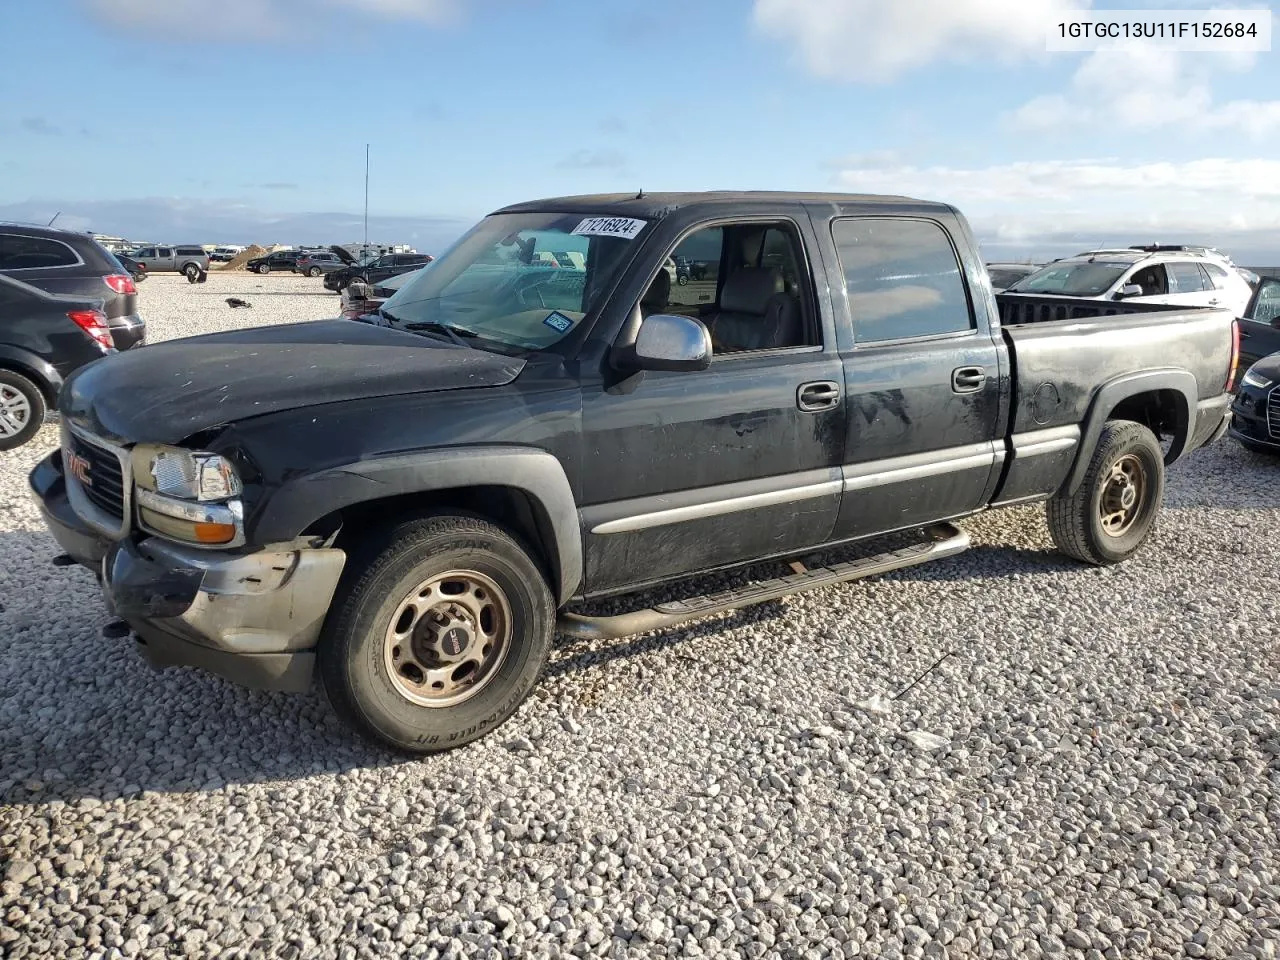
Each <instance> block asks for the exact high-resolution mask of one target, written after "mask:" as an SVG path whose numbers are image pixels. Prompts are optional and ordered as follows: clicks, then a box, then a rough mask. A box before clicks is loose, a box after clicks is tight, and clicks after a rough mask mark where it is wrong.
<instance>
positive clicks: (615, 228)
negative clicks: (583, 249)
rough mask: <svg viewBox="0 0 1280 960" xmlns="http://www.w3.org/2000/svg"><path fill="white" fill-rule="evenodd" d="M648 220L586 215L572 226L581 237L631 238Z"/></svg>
mask: <svg viewBox="0 0 1280 960" xmlns="http://www.w3.org/2000/svg"><path fill="white" fill-rule="evenodd" d="M648 222H649V221H647V220H636V219H635V218H633V217H587V219H585V220H583V221H582V222H581V223H580V224H578V225H577V226H576V227H574V228H573V232H574V233H575V234H577V235H578V236H582V237H621V238H622V239H623V240H633V239H635V236H636V234H637V233H639V232H640V231H641V230H643V229H644V228H645V225H646V224H647V223H648Z"/></svg>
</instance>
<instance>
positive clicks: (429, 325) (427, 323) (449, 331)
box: [378, 309, 480, 349]
mask: <svg viewBox="0 0 1280 960" xmlns="http://www.w3.org/2000/svg"><path fill="white" fill-rule="evenodd" d="M378 313H380V314H381V315H382V316H384V317H386V318H387V319H388V320H390V321H391V322H392V323H394V324H398V325H399V326H401V327H403V328H404V329H405V330H438V331H439V332H440V333H443V334H444V335H445V336H446V337H448V338H449V339H450V340H452V341H453V342H454V343H456V344H457V345H458V346H460V347H467V348H468V349H474V347H473V346H472V345H471V344H469V343H467V341H466V340H464V339H462V338H463V337H470V338H471V339H473V340H474V339H476V338H477V337H479V336H480V334H478V333H472V332H471V331H470V330H462V329H459V328H457V327H451V326H449V325H448V324H447V323H441V322H440V321H438V320H414V321H413V322H407V321H405V320H403V319H401V318H400V317H397V316H396V315H395V314H394V313H388V312H387V311H385V310H382V309H379V310H378Z"/></svg>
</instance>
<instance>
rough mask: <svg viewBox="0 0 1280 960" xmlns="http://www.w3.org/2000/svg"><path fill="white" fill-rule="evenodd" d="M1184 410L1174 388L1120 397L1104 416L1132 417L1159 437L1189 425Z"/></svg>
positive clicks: (1177, 433) (1174, 434) (1172, 434)
mask: <svg viewBox="0 0 1280 960" xmlns="http://www.w3.org/2000/svg"><path fill="white" fill-rule="evenodd" d="M1187 414H1188V411H1187V409H1186V404H1185V402H1184V400H1183V398H1182V396H1181V395H1180V394H1179V393H1178V392H1177V391H1176V390H1151V391H1148V392H1147V393H1138V394H1135V395H1134V396H1132V397H1126V398H1125V399H1123V400H1121V401H1120V402H1119V403H1118V404H1116V406H1115V408H1114V409H1112V411H1111V412H1110V413H1109V414H1108V415H1107V419H1108V420H1132V421H1134V422H1135V423H1140V424H1142V425H1143V426H1144V427H1146V428H1147V429H1149V430H1150V431H1151V432H1152V433H1154V434H1155V435H1156V438H1157V439H1161V438H1166V437H1170V438H1171V437H1177V436H1181V435H1184V434H1185V433H1186V432H1187V430H1188V429H1189V420H1188V416H1187Z"/></svg>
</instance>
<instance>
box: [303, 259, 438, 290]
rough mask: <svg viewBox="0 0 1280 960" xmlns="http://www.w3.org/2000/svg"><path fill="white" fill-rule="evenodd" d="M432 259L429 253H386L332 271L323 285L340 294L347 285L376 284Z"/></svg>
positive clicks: (410, 270) (416, 267) (417, 267)
mask: <svg viewBox="0 0 1280 960" xmlns="http://www.w3.org/2000/svg"><path fill="white" fill-rule="evenodd" d="M335 253H336V251H335ZM434 259H435V258H434V257H432V256H431V255H430V254H429V253H386V254H383V255H382V256H380V257H375V258H373V259H372V260H370V261H368V262H367V263H358V264H352V265H351V266H348V267H346V268H344V269H342V270H334V271H333V272H332V273H330V274H329V275H328V276H326V277H325V281H324V285H325V288H326V289H329V290H337V291H339V292H341V291H342V289H343V288H344V287H346V286H347V285H348V284H349V283H352V282H355V281H359V282H362V283H368V284H377V283H378V282H379V281H381V280H388V279H390V278H391V277H396V276H399V275H400V274H402V273H410V272H412V271H414V270H417V269H419V268H420V267H422V266H423V265H424V264H428V263H430V262H431V261H432V260H434Z"/></svg>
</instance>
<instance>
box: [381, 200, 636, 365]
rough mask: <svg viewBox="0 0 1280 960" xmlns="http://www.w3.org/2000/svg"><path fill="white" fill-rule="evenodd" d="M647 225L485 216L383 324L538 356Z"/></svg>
mask: <svg viewBox="0 0 1280 960" xmlns="http://www.w3.org/2000/svg"><path fill="white" fill-rule="evenodd" d="M646 226H648V221H645V220H636V219H633V218H630V217H589V216H583V215H582V214H580V213H578V214H565V213H508V214H494V215H493V216H490V217H486V218H485V219H484V220H481V221H480V223H479V224H477V225H476V226H475V228H473V229H472V230H471V231H470V232H469V233H468V234H467V235H466V236H464V237H463V238H462V239H461V240H459V241H458V242H457V243H456V244H455V245H454V246H453V247H452V248H451V249H450V250H449V251H447V252H446V253H444V254H442V255H441V256H440V257H439V258H437V259H436V260H435V261H434V262H433V263H432V264H431V267H430V269H428V270H419V271H415V273H414V274H413V279H412V281H410V282H407V283H406V284H405V285H404V286H403V287H401V288H400V290H399V291H397V292H396V294H395V295H394V296H392V297H391V298H390V299H389V300H387V301H386V303H384V304H383V305H382V308H381V312H382V314H383V316H385V317H386V318H387V319H388V320H390V321H391V322H392V323H394V324H396V325H397V326H404V327H406V328H407V329H413V328H414V326H415V325H418V324H421V325H424V326H426V325H436V324H439V325H444V326H446V327H449V328H451V329H453V330H455V331H461V332H463V333H467V334H472V335H474V336H475V337H478V338H480V339H481V340H488V341H491V342H493V343H497V344H501V345H503V346H507V347H515V348H518V349H524V350H543V349H546V348H548V347H550V346H552V345H553V344H555V343H557V342H559V341H560V340H562V339H564V337H565V336H567V335H568V334H569V333H570V332H571V331H572V330H573V329H574V328H575V327H576V326H577V325H578V323H579V322H581V321H582V319H583V317H585V316H586V315H587V314H589V313H590V312H591V311H592V310H593V309H594V308H595V307H596V306H598V305H599V303H600V301H601V299H602V298H603V296H604V294H605V292H606V291H607V290H608V289H609V287H610V286H611V284H612V281H613V279H614V277H615V276H616V275H617V272H618V269H619V267H620V266H621V265H622V263H623V262H625V260H626V259H627V256H628V254H629V252H630V250H631V249H632V245H633V244H634V243H635V242H636V239H637V237H639V236H640V235H641V234H642V233H643V231H644V229H645V227H646Z"/></svg>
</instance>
